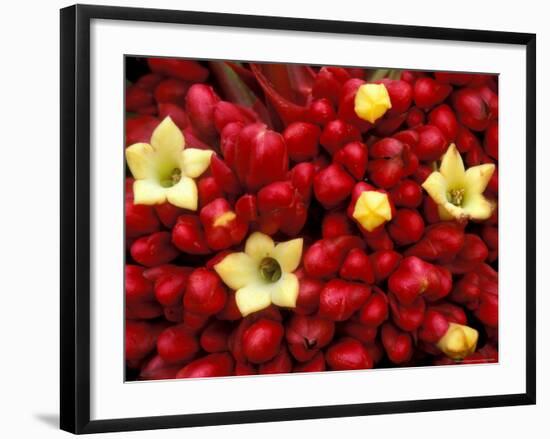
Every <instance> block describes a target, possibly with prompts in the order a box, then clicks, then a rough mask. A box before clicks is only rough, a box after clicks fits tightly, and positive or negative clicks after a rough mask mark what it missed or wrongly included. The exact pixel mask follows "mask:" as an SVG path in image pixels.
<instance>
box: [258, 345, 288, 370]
mask: <svg viewBox="0 0 550 439" xmlns="http://www.w3.org/2000/svg"><path fill="white" fill-rule="evenodd" d="M258 372H259V373H260V374H262V375H265V374H273V373H290V372H292V358H291V357H290V355H289V353H288V350H287V349H286V348H284V347H283V348H282V349H281V350H280V351H279V353H278V354H277V355H275V357H273V358H272V359H271V360H269V361H266V362H265V363H262V364H260V367H259V368H258Z"/></svg>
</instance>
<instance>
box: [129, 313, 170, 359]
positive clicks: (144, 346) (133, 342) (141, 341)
mask: <svg viewBox="0 0 550 439" xmlns="http://www.w3.org/2000/svg"><path fill="white" fill-rule="evenodd" d="M164 327H165V326H164V325H159V324H152V323H149V322H144V321H137V320H128V318H127V319H126V331H125V338H126V342H125V344H124V347H125V349H126V360H141V359H142V358H144V357H146V356H147V355H148V354H149V353H150V352H151V351H152V350H153V349H155V344H156V342H157V337H158V335H159V333H160V332H161V331H162V330H163V329H164Z"/></svg>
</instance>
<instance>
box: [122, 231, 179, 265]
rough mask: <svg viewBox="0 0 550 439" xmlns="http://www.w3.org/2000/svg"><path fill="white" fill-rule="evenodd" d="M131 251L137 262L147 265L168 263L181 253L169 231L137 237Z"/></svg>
mask: <svg viewBox="0 0 550 439" xmlns="http://www.w3.org/2000/svg"><path fill="white" fill-rule="evenodd" d="M130 253H131V255H132V258H134V260H135V261H136V262H138V263H140V264H141V265H145V266H146V267H152V266H154V265H161V264H167V263H168V262H170V261H171V260H173V259H175V258H176V257H177V256H178V255H179V252H178V250H177V249H176V248H175V247H174V246H173V245H172V242H171V236H170V233H169V232H156V233H152V234H151V235H148V236H143V237H142V238H139V239H137V240H136V241H134V243H133V244H132V247H131V248H130Z"/></svg>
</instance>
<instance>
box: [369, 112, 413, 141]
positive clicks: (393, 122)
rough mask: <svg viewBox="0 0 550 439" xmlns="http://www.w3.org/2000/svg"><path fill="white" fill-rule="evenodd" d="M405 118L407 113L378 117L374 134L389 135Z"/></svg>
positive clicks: (399, 126)
mask: <svg viewBox="0 0 550 439" xmlns="http://www.w3.org/2000/svg"><path fill="white" fill-rule="evenodd" d="M405 120H407V113H402V114H399V115H397V116H391V117H390V116H386V117H384V118H382V119H380V120H379V121H378V122H377V124H376V126H375V127H374V134H376V135H377V136H380V137H386V136H391V135H392V134H394V133H395V132H396V131H397V130H398V129H399V128H401V125H403V123H404V122H405Z"/></svg>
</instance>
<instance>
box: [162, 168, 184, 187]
mask: <svg viewBox="0 0 550 439" xmlns="http://www.w3.org/2000/svg"><path fill="white" fill-rule="evenodd" d="M180 180H181V169H180V168H174V169H172V171H171V172H170V174H169V175H168V177H167V178H165V179H163V180H161V182H160V185H161V186H162V187H172V186H174V185H176V184H177V183H178V182H179V181H180Z"/></svg>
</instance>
